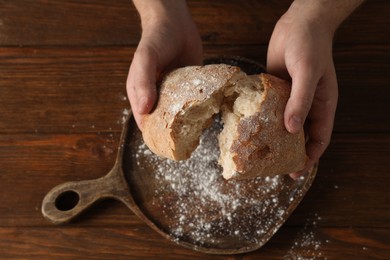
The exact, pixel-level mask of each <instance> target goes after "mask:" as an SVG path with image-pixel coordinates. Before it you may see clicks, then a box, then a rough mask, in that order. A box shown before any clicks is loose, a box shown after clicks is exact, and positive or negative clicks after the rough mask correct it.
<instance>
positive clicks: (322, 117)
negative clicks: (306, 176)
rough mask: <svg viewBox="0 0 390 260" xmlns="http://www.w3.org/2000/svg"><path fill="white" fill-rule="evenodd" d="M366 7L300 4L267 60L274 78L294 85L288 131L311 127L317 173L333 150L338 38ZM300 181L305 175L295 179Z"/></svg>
mask: <svg viewBox="0 0 390 260" xmlns="http://www.w3.org/2000/svg"><path fill="white" fill-rule="evenodd" d="M361 2H362V1H359V0H356V1H345V0H342V1H332V0H323V1H307V0H296V1H294V2H293V4H292V5H291V7H290V8H289V10H288V11H287V12H286V14H284V15H283V16H282V17H281V19H280V20H279V21H278V23H277V24H276V26H275V29H274V31H273V34H272V37H271V40H270V43H269V49H268V56H267V70H268V72H269V73H271V74H274V75H277V76H280V77H282V78H286V79H291V80H292V89H291V96H290V99H289V101H288V103H287V106H286V109H285V113H284V118H285V122H284V123H285V126H286V129H287V130H288V131H289V132H291V133H297V132H299V131H300V130H301V129H302V128H303V126H304V123H305V130H306V131H305V133H306V135H307V137H308V139H307V144H306V152H307V155H308V157H309V161H308V163H307V165H306V169H305V170H307V169H309V168H310V167H312V166H313V165H314V164H315V163H316V162H317V161H318V159H319V158H320V156H321V155H322V154H323V153H324V151H325V149H326V148H327V146H328V145H329V142H330V138H331V134H332V130H333V122H334V116H335V112H336V105H337V98H338V87H337V78H336V72H335V68H334V64H333V58H332V41H333V35H334V32H335V30H336V28H337V27H338V26H339V24H340V23H341V22H342V21H343V20H344V19H345V18H346V17H347V16H348V15H349V14H350V13H351V12H352V11H353V10H354V9H355V8H356V7H357V6H358V5H359V4H360V3H361ZM291 176H292V177H293V178H296V177H297V176H299V173H292V174H291Z"/></svg>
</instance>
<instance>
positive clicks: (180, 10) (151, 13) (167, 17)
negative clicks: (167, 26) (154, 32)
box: [133, 0, 190, 28]
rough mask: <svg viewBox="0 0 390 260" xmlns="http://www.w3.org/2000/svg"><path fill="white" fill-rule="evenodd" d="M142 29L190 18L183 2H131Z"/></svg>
mask: <svg viewBox="0 0 390 260" xmlns="http://www.w3.org/2000/svg"><path fill="white" fill-rule="evenodd" d="M133 2H134V5H135V7H136V9H137V11H138V13H139V15H140V17H141V24H142V28H147V27H149V26H152V27H153V26H156V25H159V24H161V23H166V22H169V21H172V20H182V19H185V18H186V17H190V15H189V11H188V7H187V3H186V1H185V0H146V1H145V0H133Z"/></svg>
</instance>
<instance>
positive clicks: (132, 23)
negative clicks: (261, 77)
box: [0, 0, 390, 46]
mask: <svg viewBox="0 0 390 260" xmlns="http://www.w3.org/2000/svg"><path fill="white" fill-rule="evenodd" d="M290 3H291V1H289V0H284V1H256V0H251V1H245V2H242V1H238V0H229V1H226V0H218V1H212V2H210V1H204V0H190V1H188V4H189V6H190V10H191V13H192V14H193V17H194V20H195V21H196V23H197V24H198V27H199V30H200V33H201V36H202V38H203V41H204V43H205V44H207V45H208V44H218V45H220V44H224V45H231V44H267V43H268V41H269V37H270V35H271V33H272V30H273V27H274V24H275V23H276V21H277V20H278V19H279V17H280V16H281V15H282V14H283V13H284V12H285V11H286V10H287V8H288V6H289V4H290ZM389 12H390V5H389V3H388V1H386V0H377V1H367V3H365V4H364V5H363V6H362V7H361V8H360V9H359V10H357V11H356V13H354V15H353V16H352V17H351V18H350V19H349V20H347V21H346V22H345V23H344V24H343V25H342V27H341V28H340V30H339V33H338V35H337V38H336V42H337V43H343V44H345V43H353V44H354V43H390V36H389V35H390V31H389V30H390V29H389V28H390V22H389V19H388V18H387V14H388V13H389ZM0 17H1V23H0V45H2V46H5V45H7V46H21V45H22V46H32V45H34V46H37V45H88V46H97V45H133V46H134V45H136V44H137V43H138V41H139V38H140V26H139V18H138V14H137V12H136V10H135V8H134V7H133V5H132V4H131V2H129V1H127V0H116V1H109V2H108V1H104V0H96V1H93V2H91V1H74V0H72V1H60V0H57V1H50V2H47V1H44V0H39V1H32V0H29V1H25V0H13V1H7V0H2V1H0Z"/></svg>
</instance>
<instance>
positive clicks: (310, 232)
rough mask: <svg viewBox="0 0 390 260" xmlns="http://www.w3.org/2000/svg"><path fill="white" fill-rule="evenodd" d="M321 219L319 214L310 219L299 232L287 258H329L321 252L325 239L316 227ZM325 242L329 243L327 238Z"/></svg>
mask: <svg viewBox="0 0 390 260" xmlns="http://www.w3.org/2000/svg"><path fill="white" fill-rule="evenodd" d="M320 220H321V217H319V216H318V215H317V214H315V215H314V218H313V219H308V220H307V223H306V225H305V227H304V228H303V229H302V230H301V231H300V232H299V233H298V234H297V236H296V238H295V240H294V241H293V244H292V246H291V248H290V249H289V251H288V253H287V255H285V256H284V259H285V260H314V259H327V257H326V256H324V255H323V253H322V252H321V250H320V249H321V246H322V245H323V243H324V242H323V241H322V240H321V239H320V238H319V237H318V235H317V232H316V228H317V223H318V221H320ZM325 243H329V240H326V241H325Z"/></svg>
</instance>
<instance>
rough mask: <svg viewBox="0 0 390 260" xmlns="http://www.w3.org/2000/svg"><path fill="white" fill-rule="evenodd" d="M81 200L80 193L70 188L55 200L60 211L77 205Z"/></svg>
mask: <svg viewBox="0 0 390 260" xmlns="http://www.w3.org/2000/svg"><path fill="white" fill-rule="evenodd" d="M79 201H80V195H79V194H78V193H77V192H75V191H73V190H68V191H65V192H63V193H61V194H60V195H59V196H58V197H57V199H56V200H55V206H56V208H57V209H58V210H60V211H68V210H71V209H73V208H74V207H76V205H77V204H78V203H79Z"/></svg>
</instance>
